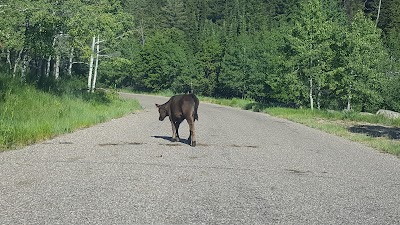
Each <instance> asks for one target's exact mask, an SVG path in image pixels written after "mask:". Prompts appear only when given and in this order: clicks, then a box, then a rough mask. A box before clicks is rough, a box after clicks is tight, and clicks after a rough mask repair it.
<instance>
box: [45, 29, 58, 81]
mask: <svg viewBox="0 0 400 225" xmlns="http://www.w3.org/2000/svg"><path fill="white" fill-rule="evenodd" d="M56 38H57V35H56V36H54V38H53V45H52V47H53V48H54V46H55V45H56ZM51 57H52V56H51V55H49V58H47V67H46V77H49V75H50V66H51Z"/></svg>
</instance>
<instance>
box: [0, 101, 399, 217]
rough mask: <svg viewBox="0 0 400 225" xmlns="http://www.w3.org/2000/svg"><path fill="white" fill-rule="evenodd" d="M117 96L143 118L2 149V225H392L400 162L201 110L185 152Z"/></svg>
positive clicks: (280, 126) (282, 123) (271, 123)
mask: <svg viewBox="0 0 400 225" xmlns="http://www.w3.org/2000/svg"><path fill="white" fill-rule="evenodd" d="M125 96H126V97H133V96H135V97H137V98H138V99H139V100H140V102H141V103H142V105H143V106H144V110H143V111H141V112H137V113H134V114H130V115H128V116H126V117H123V118H120V119H115V120H112V121H110V122H107V123H103V124H99V125H97V126H94V127H91V128H87V129H82V130H79V131H77V132H75V133H72V134H67V135H63V136H60V137H57V138H54V139H52V140H48V141H45V142H43V143H38V144H35V145H32V146H29V147H26V148H23V149H19V150H14V151H8V152H3V153H0V224H400V159H398V158H397V157H394V156H391V155H388V154H383V153H379V152H378V151H376V150H374V149H371V148H368V147H365V146H363V145H360V144H357V143H353V142H351V141H347V140H344V139H342V138H339V137H335V136H332V135H329V134H326V133H323V132H320V131H317V130H314V129H311V128H307V127H305V126H303V125H299V124H296V123H292V122H289V121H287V120H283V119H277V118H274V117H271V116H269V115H266V114H262V113H254V112H249V111H243V110H239V109H232V108H227V107H222V106H217V105H212V104H205V103H200V107H199V121H196V131H197V144H198V145H197V146H196V147H194V148H193V147H190V146H188V145H187V144H186V143H176V142H171V141H170V136H171V128H170V124H169V122H168V121H163V122H160V121H158V113H157V110H156V108H155V106H154V103H164V102H165V101H166V98H162V97H149V96H140V95H125ZM188 129H189V128H188V126H187V123H186V122H184V123H182V125H181V128H180V134H181V137H182V138H187V137H188V136H189V132H188Z"/></svg>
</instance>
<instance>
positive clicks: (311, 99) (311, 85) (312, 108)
mask: <svg viewBox="0 0 400 225" xmlns="http://www.w3.org/2000/svg"><path fill="white" fill-rule="evenodd" d="M312 90H313V79H312V78H310V107H311V110H314V99H313V91H312Z"/></svg>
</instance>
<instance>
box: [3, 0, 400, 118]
mask: <svg viewBox="0 0 400 225" xmlns="http://www.w3.org/2000/svg"><path fill="white" fill-rule="evenodd" d="M3 2H4V3H3ZM3 2H2V4H1V6H0V52H1V54H0V69H1V70H2V71H7V72H9V74H11V76H13V77H15V78H16V79H18V80H23V81H25V82H27V83H31V84H34V85H36V86H37V87H39V88H40V89H42V90H46V91H49V90H50V91H52V92H55V93H57V92H63V90H62V89H63V88H62V85H64V83H63V81H64V80H70V79H71V76H72V77H73V78H77V79H79V80H80V79H82V78H83V77H87V74H88V72H89V66H88V65H89V59H90V56H91V54H92V50H91V42H92V38H93V36H96V37H97V36H99V37H100V54H99V69H98V70H97V72H98V74H97V76H98V77H97V78H98V82H100V84H98V86H103V87H113V88H124V87H128V88H133V89H136V90H139V91H148V92H159V91H163V90H170V91H173V92H187V91H189V90H191V89H194V91H195V92H196V93H199V94H203V95H206V96H218V97H228V98H250V99H254V100H255V101H257V102H260V103H263V104H288V103H290V104H292V103H296V104H298V105H302V106H304V107H309V106H311V105H312V106H314V105H315V107H316V108H317V107H318V108H321V109H328V108H329V109H339V110H342V109H344V108H351V109H353V110H355V111H369V112H374V111H376V110H377V109H378V108H387V109H393V110H398V109H399V106H398V102H399V101H398V97H397V95H398V94H397V93H398V92H396V91H397V90H398V89H399V86H400V84H399V83H398V82H396V81H397V80H398V74H399V71H400V45H399V42H398V40H399V37H400V36H399V28H398V27H399V26H398V24H399V22H400V16H399V12H400V10H399V7H400V4H399V1H395V0H387V1H382V7H381V13H380V18H379V20H377V19H378V18H377V12H378V5H377V4H376V2H377V1H373V0H367V1H359V0H349V1H330V0H300V1H296V0H273V1H261V0H247V1H245V0H233V1H222V0H207V1H197V0H187V1H183V0H132V1H128V0H104V1H103V0H102V1H84V0H70V1H50V0H37V1H36V0H35V1H33V0H28V1H22V0H13V1H11V0H3ZM376 22H378V24H377V25H378V27H376ZM57 59H58V60H59V64H58V62H57ZM56 65H59V67H57V68H56ZM56 71H59V73H60V77H59V78H56V77H55V75H56ZM83 86H85V85H83ZM80 88H82V87H80Z"/></svg>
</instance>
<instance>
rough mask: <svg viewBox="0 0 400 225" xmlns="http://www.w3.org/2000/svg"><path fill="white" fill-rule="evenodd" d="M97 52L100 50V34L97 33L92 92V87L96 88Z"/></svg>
mask: <svg viewBox="0 0 400 225" xmlns="http://www.w3.org/2000/svg"><path fill="white" fill-rule="evenodd" d="M99 52H100V36H99V35H97V46H96V64H95V66H94V75H93V85H92V93H93V92H94V89H95V88H96V79H97V69H98V67H99Z"/></svg>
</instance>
